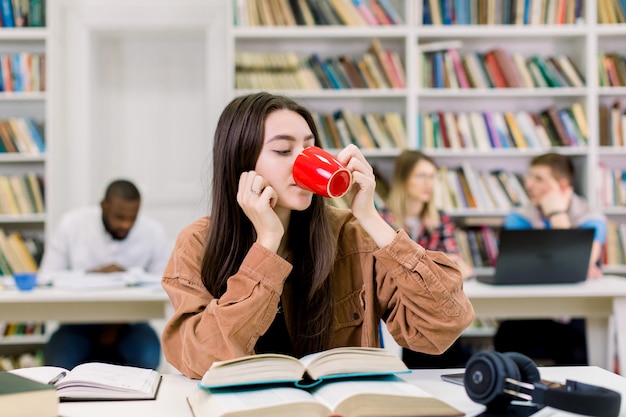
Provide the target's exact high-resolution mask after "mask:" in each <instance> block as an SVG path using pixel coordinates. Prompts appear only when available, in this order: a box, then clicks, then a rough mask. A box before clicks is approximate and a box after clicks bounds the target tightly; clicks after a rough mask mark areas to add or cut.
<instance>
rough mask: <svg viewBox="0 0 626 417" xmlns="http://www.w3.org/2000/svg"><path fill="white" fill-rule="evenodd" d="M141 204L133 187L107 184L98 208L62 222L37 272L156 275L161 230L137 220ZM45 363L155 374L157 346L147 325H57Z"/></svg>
mask: <svg viewBox="0 0 626 417" xmlns="http://www.w3.org/2000/svg"><path fill="white" fill-rule="evenodd" d="M140 204H141V196H140V193H139V190H138V189H137V187H136V186H135V185H134V184H133V183H132V182H130V181H127V180H116V181H113V182H112V183H110V184H109V186H108V187H107V189H106V193H105V196H104V199H103V200H102V201H101V203H100V207H99V208H98V207H87V208H81V209H77V210H74V211H71V212H69V213H67V214H66V215H65V216H64V217H63V219H62V220H61V222H60V224H59V227H58V229H57V230H56V232H55V234H54V236H53V237H52V239H51V240H50V242H48V243H47V245H46V247H45V251H44V256H43V260H42V262H41V266H40V269H39V270H40V272H42V273H47V274H49V273H54V272H61V271H64V272H68V271H72V272H73V273H75V272H100V273H107V272H121V271H127V270H130V269H133V270H137V269H141V270H142V271H144V272H146V273H150V274H157V275H161V274H162V273H163V270H164V269H165V265H166V263H167V261H168V259H169V255H170V248H169V244H168V241H167V237H166V234H165V230H164V228H163V227H162V226H161V225H160V224H159V223H157V222H155V221H154V220H152V219H149V218H147V217H145V216H140V215H139V214H138V213H139V207H140ZM85 279H87V278H85ZM44 357H45V362H46V364H47V365H54V366H62V367H64V368H67V369H71V368H73V367H74V366H76V365H78V364H80V363H84V362H89V361H102V362H111V363H119V364H123V365H131V366H138V367H143V368H151V369H155V368H157V366H158V364H159V360H160V357H161V346H160V342H159V338H158V336H157V335H156V333H155V332H154V330H153V329H152V328H151V327H150V326H149V325H148V323H114V324H72V325H61V326H60V327H59V329H58V330H57V331H56V332H55V333H54V334H53V335H52V337H51V338H50V340H49V341H48V343H47V344H46V346H45V349H44Z"/></svg>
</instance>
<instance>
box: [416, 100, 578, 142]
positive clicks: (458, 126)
mask: <svg viewBox="0 0 626 417" xmlns="http://www.w3.org/2000/svg"><path fill="white" fill-rule="evenodd" d="M417 123H418V142H417V147H418V148H420V149H477V150H489V149H506V148H518V149H548V148H552V147H555V146H586V145H587V140H588V135H589V132H588V124H587V118H586V116H585V110H584V108H583V107H582V105H581V104H580V103H575V104H574V105H572V106H570V107H564V108H561V109H558V108H557V107H556V106H550V107H548V108H547V109H544V110H542V111H540V112H538V113H533V112H528V111H522V110H520V111H505V112H495V111H494V112H491V111H483V112H479V111H471V112H458V113H455V112H451V111H435V112H429V113H426V112H423V113H420V114H419V115H418V120H417Z"/></svg>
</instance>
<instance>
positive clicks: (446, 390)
mask: <svg viewBox="0 0 626 417" xmlns="http://www.w3.org/2000/svg"><path fill="white" fill-rule="evenodd" d="M455 371H459V370H453V369H444V370H442V369H424V370H415V371H413V372H412V373H411V374H410V375H406V376H404V378H405V379H406V380H408V381H410V382H412V383H414V384H416V385H418V386H419V387H421V388H422V389H424V390H426V391H428V392H430V393H431V394H433V395H434V396H436V397H438V398H441V399H443V400H445V401H446V402H448V403H449V404H450V405H452V406H454V407H456V408H458V409H459V410H461V411H464V412H465V413H466V416H467V417H471V416H476V415H478V414H480V413H481V412H482V411H483V410H484V407H483V406H482V405H480V404H477V403H474V402H472V401H471V400H470V399H469V397H468V396H467V394H466V393H465V389H464V388H463V387H460V386H457V385H453V384H450V383H448V382H443V381H442V380H441V379H440V377H439V376H440V375H441V374H442V373H449V372H455ZM540 371H541V377H542V378H544V379H549V380H554V381H559V382H564V381H565V379H567V378H569V379H574V380H577V381H581V382H587V383H591V384H596V385H601V386H605V387H607V388H611V389H614V390H616V391H619V392H620V393H621V394H622V398H626V379H625V378H622V377H620V376H618V375H616V374H613V373H611V372H608V371H605V370H604V369H601V368H598V367H595V366H591V367H543V368H540ZM197 384H198V381H197V380H191V379H188V378H186V377H184V376H182V375H164V376H163V381H162V383H161V387H160V389H159V393H158V396H157V399H156V400H155V401H114V402H77V403H61V405H60V410H59V411H60V415H62V416H63V417H84V416H90V417H105V416H106V417H110V416H116V417H126V416H129V417H130V416H133V417H135V416H144V415H149V416H151V417H166V416H167V417H170V416H176V417H192V413H191V411H190V410H189V406H188V405H187V402H186V397H187V396H188V395H190V394H192V393H193V392H194V391H195V390H197V389H198V388H197ZM625 402H626V401H622V409H621V413H620V416H626V404H625ZM545 411H547V409H544V410H543V411H542V412H540V413H541V414H542V415H543V413H544V412H545ZM550 415H551V416H557V415H558V416H560V415H563V416H566V415H570V416H571V415H572V414H568V413H554V414H550Z"/></svg>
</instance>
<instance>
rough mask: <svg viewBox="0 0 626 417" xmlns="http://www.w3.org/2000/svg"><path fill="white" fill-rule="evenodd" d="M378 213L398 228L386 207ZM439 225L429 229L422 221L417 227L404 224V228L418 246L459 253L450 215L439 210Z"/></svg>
mask: <svg viewBox="0 0 626 417" xmlns="http://www.w3.org/2000/svg"><path fill="white" fill-rule="evenodd" d="M379 213H380V215H381V217H382V218H383V219H385V221H386V222H387V223H389V224H390V225H391V226H392V227H394V228H396V229H397V228H398V226H397V225H396V221H395V219H394V218H393V215H392V214H391V212H390V211H389V210H388V209H387V208H382V209H380V210H379ZM439 218H440V224H439V227H437V228H435V229H433V230H431V231H429V230H428V229H427V228H426V226H425V225H424V223H421V222H420V224H419V226H418V228H417V229H414V228H411V227H409V226H408V225H404V230H405V231H406V232H407V233H408V235H409V236H411V238H412V239H413V240H415V241H416V242H417V243H418V244H419V245H420V246H422V247H423V248H424V249H428V250H436V251H440V252H446V253H459V247H458V246H457V244H456V239H455V237H454V229H455V225H454V222H453V221H452V219H451V218H450V216H448V215H447V214H446V213H444V212H443V211H441V210H439Z"/></svg>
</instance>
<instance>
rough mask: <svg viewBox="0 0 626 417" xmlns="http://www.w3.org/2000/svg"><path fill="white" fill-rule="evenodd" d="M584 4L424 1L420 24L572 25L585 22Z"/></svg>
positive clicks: (569, 0) (571, 0)
mask: <svg viewBox="0 0 626 417" xmlns="http://www.w3.org/2000/svg"><path fill="white" fill-rule="evenodd" d="M601 1H602V0H601ZM609 1H613V2H617V0H609ZM584 3H585V2H584V1H583V0H526V1H521V0H481V1H474V0H455V1H454V2H452V1H449V0H423V2H422V7H423V14H422V15H423V19H422V22H423V24H425V25H436V26H439V25H562V24H574V23H578V22H580V21H582V20H584V12H585V4H584Z"/></svg>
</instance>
